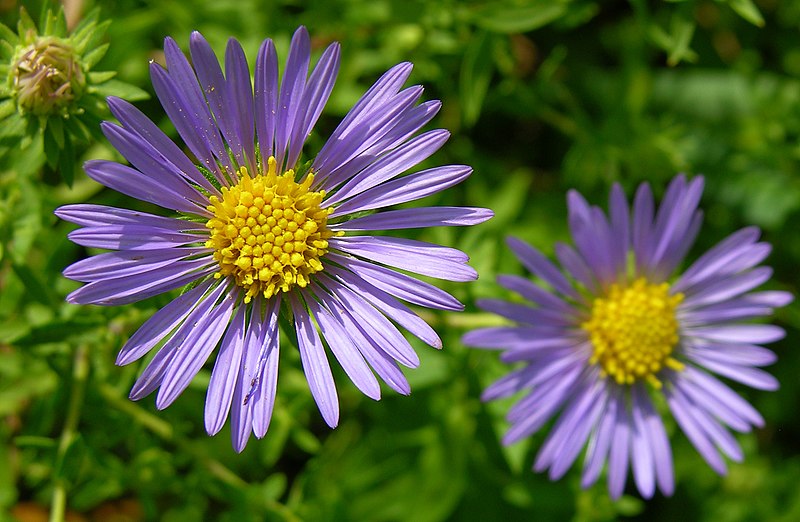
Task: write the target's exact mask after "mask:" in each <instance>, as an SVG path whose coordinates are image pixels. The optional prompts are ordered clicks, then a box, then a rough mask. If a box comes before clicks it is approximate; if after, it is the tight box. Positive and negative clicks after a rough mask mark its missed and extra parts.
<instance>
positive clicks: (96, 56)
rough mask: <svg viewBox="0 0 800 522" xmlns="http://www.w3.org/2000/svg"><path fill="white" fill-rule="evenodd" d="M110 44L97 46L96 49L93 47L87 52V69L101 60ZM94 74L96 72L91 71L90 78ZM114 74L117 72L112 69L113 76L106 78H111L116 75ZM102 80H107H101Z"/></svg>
mask: <svg viewBox="0 0 800 522" xmlns="http://www.w3.org/2000/svg"><path fill="white" fill-rule="evenodd" d="M108 46H109V44H103V45H101V46H99V47H95V48H94V49H92V50H91V51H89V52H88V53H86V55H85V56H84V57H83V64H84V65H85V66H86V69H91V68H92V67H94V66H95V65H96V64H97V62H99V61H100V59H101V58H102V57H103V56H105V54H106V51H108ZM92 74H94V73H89V77H90V78H91V76H92ZM103 74H108V73H103ZM114 74H116V73H114V72H113V71H112V72H111V76H109V77H108V78H106V80H110V79H111V78H112V77H113V76H114ZM95 81H96V80H95ZM100 81H105V80H100ZM98 83H99V82H98Z"/></svg>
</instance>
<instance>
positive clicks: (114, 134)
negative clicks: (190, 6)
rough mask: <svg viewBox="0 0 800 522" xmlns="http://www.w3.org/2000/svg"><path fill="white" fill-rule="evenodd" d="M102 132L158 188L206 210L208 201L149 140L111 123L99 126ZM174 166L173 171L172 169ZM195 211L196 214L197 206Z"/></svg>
mask: <svg viewBox="0 0 800 522" xmlns="http://www.w3.org/2000/svg"><path fill="white" fill-rule="evenodd" d="M100 129H101V130H102V131H103V134H104V135H105V137H106V138H108V141H109V142H110V143H111V145H113V146H114V148H115V149H117V150H118V151H119V153H120V154H122V155H123V156H124V157H125V159H127V160H128V161H129V162H130V163H131V165H133V166H134V167H135V168H136V169H137V170H138V171H139V172H141V173H142V174H143V175H144V176H146V177H147V178H148V179H149V180H150V183H151V184H153V185H155V186H156V187H161V188H162V189H163V190H165V191H168V192H171V193H173V194H175V196H176V197H177V198H180V199H184V200H186V201H188V202H191V203H194V205H196V206H197V207H200V208H204V207H205V206H206V204H207V201H208V199H207V198H206V196H204V195H203V194H201V193H200V191H198V190H197V189H196V188H195V187H194V186H192V185H191V184H190V183H189V181H187V179H186V178H185V177H184V176H183V174H182V172H181V171H180V170H178V169H177V168H174V167H173V166H172V164H171V163H170V162H169V161H167V160H166V158H163V157H162V156H161V154H160V153H159V152H158V151H157V150H156V149H155V148H154V147H153V146H152V145H150V144H149V143H148V142H147V141H145V140H143V139H142V138H140V137H139V135H138V134H135V133H133V132H131V131H129V130H127V129H125V128H123V127H120V126H118V125H115V124H113V123H110V122H107V121H105V122H103V123H101V124H100ZM171 167H172V168H171ZM190 208H192V209H193V210H192V211H193V212H195V213H197V210H199V209H195V208H194V207H190Z"/></svg>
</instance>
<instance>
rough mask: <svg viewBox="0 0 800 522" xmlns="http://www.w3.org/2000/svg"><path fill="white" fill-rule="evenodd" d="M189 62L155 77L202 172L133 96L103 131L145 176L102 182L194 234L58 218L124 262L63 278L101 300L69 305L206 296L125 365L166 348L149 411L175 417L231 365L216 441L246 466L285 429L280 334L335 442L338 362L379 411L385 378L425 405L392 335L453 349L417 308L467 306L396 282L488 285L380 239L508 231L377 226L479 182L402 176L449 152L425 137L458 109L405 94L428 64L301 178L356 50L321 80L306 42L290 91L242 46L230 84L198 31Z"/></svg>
mask: <svg viewBox="0 0 800 522" xmlns="http://www.w3.org/2000/svg"><path fill="white" fill-rule="evenodd" d="M189 48H190V52H191V59H192V63H193V64H194V65H193V66H192V65H190V64H189V62H188V61H187V59H186V57H185V56H184V55H183V53H182V52H181V50H180V49H179V48H178V45H177V44H176V43H175V41H174V40H172V39H171V38H167V39H166V40H165V44H164V51H165V55H166V63H167V68H166V69H164V68H162V67H161V66H160V65H158V64H155V63H151V65H150V72H151V75H152V80H153V87H154V88H155V91H156V94H157V95H158V98H159V99H160V101H161V104H162V106H163V107H164V109H165V110H166V112H167V114H168V115H169V117H170V119H171V120H172V122H173V123H174V125H175V127H176V128H177V131H178V133H179V134H180V136H181V138H182V139H183V142H184V143H185V146H186V148H188V150H189V151H190V152H191V155H192V156H193V157H194V158H197V160H196V161H197V162H199V165H198V164H196V163H195V160H193V159H190V156H188V155H187V154H185V153H184V152H182V150H181V148H180V147H179V146H178V145H176V144H175V143H173V142H172V141H171V140H170V139H169V138H167V136H166V135H165V134H164V133H163V132H161V131H160V130H159V128H158V127H157V126H156V125H155V124H154V123H153V122H151V121H150V120H149V119H148V118H147V117H146V116H144V115H143V114H142V113H141V112H140V111H139V110H137V109H136V108H134V107H133V106H132V105H130V104H128V103H126V102H124V101H123V100H120V99H118V98H110V99H109V101H108V103H109V106H110V108H111V111H112V112H113V114H114V116H116V118H117V119H118V120H119V122H120V124H119V125H117V124H114V123H111V122H104V123H103V124H102V130H103V132H104V134H105V135H106V137H107V138H108V139H109V141H110V142H111V144H112V145H113V146H114V147H115V148H116V149H117V150H118V151H119V152H120V153H121V154H122V155H123V156H124V157H125V158H126V159H127V160H128V161H129V162H130V163H131V165H132V166H126V165H122V164H120V163H116V162H113V161H89V162H88V163H86V165H85V170H86V173H87V174H88V175H89V176H90V177H91V178H93V179H94V180H96V181H98V182H99V183H102V184H103V185H106V186H107V187H110V188H112V189H115V190H117V191H119V192H122V193H123V194H126V195H128V196H131V197H134V198H138V199H141V200H143V201H147V202H150V203H154V204H156V205H159V206H161V207H164V208H166V209H169V210H171V211H176V212H177V213H178V214H179V217H163V216H158V215H153V214H148V213H144V212H138V211H131V210H124V209H118V208H111V207H103V206H98V205H67V206H64V207H61V208H60V209H58V210H57V211H56V214H57V215H58V216H59V217H60V218H62V219H64V220H67V221H71V222H73V223H77V224H78V225H81V226H82V227H83V228H80V229H78V230H75V231H74V232H72V233H71V234H70V235H69V237H70V239H71V240H72V241H74V242H75V243H77V244H79V245H83V246H85V247H91V248H103V249H108V250H111V252H107V253H103V254H99V255H96V256H94V257H90V258H88V259H84V260H82V261H79V262H77V263H75V264H73V265H72V266H70V267H68V268H67V269H66V270H65V271H64V274H65V275H66V276H67V277H69V278H70V279H74V280H76V281H81V282H84V283H87V284H86V285H85V286H83V287H81V288H79V289H78V290H76V291H74V292H72V293H71V294H70V295H69V296H68V297H67V300H68V301H69V302H72V303H79V304H100V305H119V304H125V303H131V302H135V301H139V300H141V299H145V298H148V297H150V296H153V295H156V294H160V293H162V292H167V291H169V290H173V289H176V288H179V287H183V286H186V285H189V287H188V290H187V291H186V292H185V293H183V294H182V295H181V296H180V297H178V298H176V299H175V300H174V301H172V302H170V303H169V304H168V305H167V306H165V307H164V308H163V309H161V310H160V311H158V312H157V313H156V314H155V315H153V316H152V317H151V318H150V319H148V320H147V321H146V322H145V323H144V324H143V325H142V327H141V328H140V329H139V330H138V331H137V332H136V333H135V334H134V335H133V336H132V337H131V338H130V339H129V340H128V342H127V343H126V344H125V346H124V347H123V348H122V350H121V351H120V353H119V356H118V358H117V364H121V365H122V364H129V363H131V362H133V361H136V360H137V359H139V358H141V357H142V356H144V355H145V354H146V353H148V352H149V351H150V350H152V349H153V348H155V347H156V346H160V348H159V349H158V352H157V353H156V355H155V357H154V358H153V359H152V361H151V362H150V364H149V365H148V366H147V367H146V369H145V370H144V371H143V373H142V375H141V376H140V377H139V379H138V380H137V382H136V384H135V385H134V387H133V390H132V391H131V398H132V399H134V400H137V399H140V398H142V397H144V396H145V395H148V394H149V393H151V392H153V391H155V390H156V389H158V395H157V398H156V405H157V406H158V408H166V407H167V406H169V405H170V404H171V403H172V402H173V401H174V400H175V399H176V398H177V397H178V396H179V395H180V394H181V392H182V391H183V390H184V389H186V387H187V386H188V384H189V382H190V381H191V380H192V378H193V377H194V376H195V375H196V374H197V372H198V371H199V370H200V368H201V367H202V366H203V365H204V364H205V362H206V360H207V359H208V358H209V356H210V355H211V353H212V352H213V351H214V349H215V348H217V347H219V351H218V353H217V355H216V362H215V364H214V369H213V372H212V375H211V381H210V383H209V386H208V395H207V398H206V405H205V425H206V430H207V431H208V433H209V434H212V435H213V434H215V433H217V432H218V431H219V430H220V429H221V428H222V426H223V424H224V423H225V420H226V418H227V417H228V414H229V413H230V416H231V424H232V435H233V446H234V448H235V449H236V450H237V451H241V450H242V449H243V448H244V447H245V444H246V443H247V440H248V438H249V436H250V432H251V430H252V431H253V432H254V433H255V435H256V436H257V437H263V436H264V435H265V434H266V432H267V429H268V427H269V423H270V418H271V415H272V409H273V405H274V402H275V389H276V384H277V379H278V359H279V350H280V347H279V337H280V336H279V333H278V322H279V318H280V317H282V318H284V319H285V320H286V321H287V322H289V323H290V324H293V326H294V329H295V330H296V337H297V344H298V349H299V350H300V358H301V361H302V366H303V370H304V372H305V374H306V378H307V380H308V385H309V388H310V390H311V394H312V396H313V397H314V400H315V401H316V403H317V405H318V407H319V409H320V412H321V413H322V417H323V418H324V419H325V421H326V422H327V424H328V425H329V426H331V427H335V426H336V425H337V423H338V420H339V404H338V398H337V394H336V387H335V386H334V382H333V376H332V374H331V369H330V366H329V363H328V357H327V354H326V351H327V350H330V352H332V353H333V356H334V357H335V358H336V359H337V360H338V361H339V364H341V366H342V368H343V369H344V371H345V373H346V374H347V375H348V376H349V377H350V379H351V380H352V381H353V383H354V384H355V385H356V386H357V387H358V388H359V389H360V390H361V391H362V392H363V393H364V394H365V395H367V396H369V397H371V398H373V399H375V400H377V399H379V398H380V386H379V384H378V380H377V379H376V377H375V374H377V376H378V377H380V378H381V379H382V380H383V381H384V382H385V383H386V384H387V385H388V386H389V387H390V388H392V389H394V390H396V391H397V392H399V393H402V394H408V393H409V392H410V388H409V385H408V382H407V381H406V379H405V377H404V376H403V373H402V372H401V370H400V368H399V366H398V363H399V364H401V365H403V366H406V367H410V368H413V367H416V366H417V365H418V364H419V358H418V357H417V354H416V353H415V352H414V350H413V349H412V347H411V345H410V344H409V343H408V341H407V340H406V339H405V337H404V336H403V334H401V333H400V331H399V330H398V329H397V327H396V326H395V324H394V323H397V324H398V325H400V326H402V327H403V328H405V329H407V330H408V331H409V332H411V333H412V334H413V335H415V336H416V337H418V338H420V339H421V340H422V341H424V342H425V343H427V344H429V345H431V346H433V347H436V348H440V347H441V341H440V339H439V337H438V336H437V335H436V333H435V332H434V331H433V329H432V328H431V327H430V326H429V325H428V324H427V323H425V322H424V321H423V320H422V319H420V318H419V317H418V316H417V315H416V314H415V313H414V312H413V311H412V310H411V309H410V308H409V307H408V306H407V305H406V304H405V303H403V302H401V300H403V301H406V302H408V303H412V304H415V305H419V306H424V307H429V308H437V309H442V310H461V309H462V308H463V306H462V304H461V303H460V302H458V301H457V300H456V299H455V298H454V297H452V296H451V295H449V294H448V293H446V292H444V291H442V290H440V289H438V288H436V287H435V286H433V285H431V284H429V283H426V282H422V281H420V280H418V279H415V278H413V277H411V276H409V275H406V274H405V273H401V272H397V271H395V270H394V269H395V268H399V269H401V270H405V271H410V272H414V273H417V274H422V275H425V276H431V277H435V278H439V279H445V280H449V281H470V280H473V279H475V278H476V277H477V274H476V273H475V271H474V270H473V269H472V268H470V267H469V266H467V264H466V263H467V261H468V258H467V256H466V255H465V254H464V253H462V252H460V251H459V250H455V249H453V248H447V247H443V246H439V245H434V244H430V243H425V242H422V241H416V240H411V239H404V238H399V237H393V236H388V235H381V236H371V235H368V232H369V231H375V230H396V229H407V228H420V227H430V226H458V225H473V224H476V223H480V222H482V221H485V220H486V219H489V218H490V217H491V216H492V213H491V211H489V210H486V209H481V208H460V207H422V208H414V209H411V208H401V209H396V210H388V211H384V212H374V211H376V210H382V209H384V208H386V207H391V206H394V205H398V204H401V203H406V202H409V201H414V200H417V199H420V198H423V197H425V196H428V195H430V194H434V193H437V192H439V191H441V190H444V189H446V188H448V187H450V186H452V185H455V184H456V183H459V182H461V181H463V180H464V179H466V178H467V177H468V176H469V175H470V173H471V172H472V169H471V168H470V167H468V166H464V165H448V166H444V167H435V168H431V169H427V170H423V171H420V172H416V173H413V174H408V175H403V174H404V173H405V172H406V171H408V170H409V169H411V168H413V167H415V166H416V165H418V164H419V163H420V162H422V161H423V160H425V159H426V158H428V157H429V156H431V155H432V154H433V153H434V152H436V151H437V150H438V149H439V148H440V147H441V146H442V144H444V142H445V141H446V140H447V138H448V136H449V133H448V132H447V131H445V130H441V129H437V130H432V131H428V132H424V133H422V134H417V133H418V131H419V130H420V129H421V128H422V127H423V126H424V125H425V124H426V123H428V122H429V121H430V120H431V118H433V116H434V115H435V114H436V113H437V112H438V110H439V107H440V102H438V101H429V102H424V103H421V104H418V101H419V99H420V96H421V94H422V87H420V86H413V87H409V88H406V89H402V86H403V84H404V83H405V81H406V79H407V78H408V76H409V74H410V73H411V68H412V66H411V64H410V63H401V64H399V65H397V66H395V67H393V68H392V69H390V70H389V71H387V72H386V73H385V74H384V75H383V76H382V77H381V78H380V79H379V80H378V81H377V82H376V83H375V84H374V85H373V86H372V87H371V88H370V89H369V91H368V92H367V93H366V94H364V96H363V97H362V98H361V99H360V100H359V101H358V103H356V105H355V106H354V107H353V108H352V109H351V110H350V112H349V113H348V114H347V115H346V116H345V118H344V120H343V121H342V122H341V124H340V125H339V126H338V127H337V128H336V130H335V131H334V132H333V134H332V135H331V136H330V138H329V139H328V141H327V143H326V144H325V145H324V146H323V147H322V149H321V150H320V151H319V153H318V154H317V155H316V156H315V157H314V158H313V160H311V161H309V162H306V163H301V160H300V158H301V153H302V152H303V145H304V141H305V140H306V138H307V137H308V135H309V134H310V133H311V131H312V129H313V127H314V124H315V122H316V121H317V118H318V117H319V115H320V113H321V112H322V109H323V107H324V106H325V103H326V101H327V100H328V96H329V95H330V93H331V90H332V88H333V85H334V82H335V79H336V75H337V71H338V68H339V44H338V43H334V44H331V45H330V46H329V47H328V48H327V49H325V51H324V52H323V53H322V56H321V57H320V59H319V61H318V62H317V65H316V66H315V67H314V68H313V70H312V71H311V72H310V74H309V62H310V56H311V47H310V39H309V36H308V33H307V32H306V30H305V28H302V27H301V28H300V29H298V30H297V32H295V34H294V37H293V38H292V42H291V47H290V49H289V56H288V59H287V61H286V67H285V68H284V70H283V72H282V75H281V77H280V80H279V75H278V58H277V55H276V52H275V47H274V45H273V43H272V40H269V39H268V40H265V41H264V42H263V44H262V45H261V48H260V50H259V53H258V57H257V59H256V66H255V80H254V85H253V84H251V80H250V71H249V69H248V65H247V61H246V59H245V56H244V52H243V51H242V48H241V46H240V45H239V43H238V42H237V41H236V40H234V39H231V40H229V41H228V46H227V49H226V52H225V71H224V74H223V71H222V69H221V68H220V65H219V62H218V61H217V57H216V56H215V54H214V52H213V51H212V50H211V47H210V46H209V44H208V43H207V42H206V40H205V39H204V38H203V37H202V36H201V35H200V34H199V33H196V32H195V33H193V34H192V36H191V40H190V45H189ZM353 214H356V215H358V217H355V218H351V216H352V215H353ZM365 232H366V233H367V234H364V233H365ZM373 372H374V373H373Z"/></svg>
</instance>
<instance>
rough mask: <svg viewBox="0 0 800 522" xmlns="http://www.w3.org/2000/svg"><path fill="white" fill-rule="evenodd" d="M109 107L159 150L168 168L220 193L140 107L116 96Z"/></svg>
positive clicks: (129, 128) (124, 122)
mask: <svg viewBox="0 0 800 522" xmlns="http://www.w3.org/2000/svg"><path fill="white" fill-rule="evenodd" d="M108 107H109V108H110V109H111V113H112V114H113V115H114V116H115V117H116V118H117V119H118V120H119V122H120V123H121V124H122V125H123V126H124V127H125V128H126V129H127V130H129V131H131V132H133V133H135V134H136V135H138V136H139V137H140V138H141V139H143V140H144V141H146V142H147V143H148V144H149V145H150V146H151V147H153V149H155V150H156V151H157V152H158V157H159V158H161V160H162V161H163V162H164V164H165V165H166V166H167V168H169V169H172V170H174V171H176V172H178V173H180V174H181V175H182V176H183V177H184V178H186V179H187V180H189V181H190V182H192V183H194V184H196V185H199V186H201V187H203V188H204V189H205V190H207V191H208V192H210V193H211V194H219V191H218V190H217V189H216V188H215V187H214V185H212V184H211V182H209V181H208V180H207V179H206V178H205V176H203V175H202V174H201V173H200V171H199V170H198V169H197V166H196V165H195V164H194V163H192V160H190V159H189V157H188V156H186V154H184V153H183V151H182V150H181V149H180V148H179V147H178V146H177V145H175V143H174V142H173V141H172V140H171V139H169V138H168V137H167V135H166V134H164V131H162V130H161V129H159V128H158V126H157V125H156V124H155V123H153V122H152V121H151V120H150V118H148V117H147V116H145V115H144V114H143V113H142V112H141V111H140V110H139V109H137V108H136V107H134V106H133V105H131V104H130V103H128V102H126V101H125V100H123V99H121V98H116V97H114V96H110V97H109V98H108Z"/></svg>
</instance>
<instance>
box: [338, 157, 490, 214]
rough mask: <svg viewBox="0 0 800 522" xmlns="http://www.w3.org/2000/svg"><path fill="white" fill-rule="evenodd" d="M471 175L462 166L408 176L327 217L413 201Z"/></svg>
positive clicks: (364, 196)
mask: <svg viewBox="0 0 800 522" xmlns="http://www.w3.org/2000/svg"><path fill="white" fill-rule="evenodd" d="M471 174H472V168H471V167H467V166H464V165H447V166H445V167H435V168H432V169H428V170H423V171H420V172H417V173H415V174H409V175H408V176H403V177H401V178H399V179H395V180H392V181H389V182H386V183H383V184H382V185H379V186H377V187H374V188H372V189H370V190H367V191H365V192H363V193H362V194H359V195H358V196H356V197H354V198H353V199H351V200H349V201H347V202H345V203H343V204H342V205H339V206H338V207H336V208H335V209H334V211H333V212H332V213H331V216H330V217H331V219H333V218H336V217H339V216H344V215H347V214H352V213H355V212H362V211H365V210H374V209H379V208H384V207H389V206H392V205H399V204H401V203H406V202H408V201H414V200H417V199H420V198H423V197H426V196H430V195H431V194H436V193H438V192H441V191H442V190H445V189H448V188H450V187H452V186H454V185H458V184H459V183H461V182H462V181H464V180H465V179H467V178H468V177H469V176H470V175H471ZM326 204H327V202H326ZM409 210H410V209H409ZM414 210H417V209H414ZM379 215H380V214H379ZM487 219H488V218H487Z"/></svg>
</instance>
